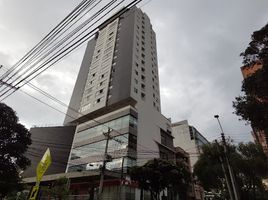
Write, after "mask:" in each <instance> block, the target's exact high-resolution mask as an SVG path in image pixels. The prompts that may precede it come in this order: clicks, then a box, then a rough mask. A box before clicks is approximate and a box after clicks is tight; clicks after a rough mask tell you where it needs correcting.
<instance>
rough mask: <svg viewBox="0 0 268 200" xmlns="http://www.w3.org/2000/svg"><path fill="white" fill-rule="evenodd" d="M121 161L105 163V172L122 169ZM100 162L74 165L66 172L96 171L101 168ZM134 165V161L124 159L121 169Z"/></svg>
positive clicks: (117, 159) (118, 159) (115, 160)
mask: <svg viewBox="0 0 268 200" xmlns="http://www.w3.org/2000/svg"><path fill="white" fill-rule="evenodd" d="M122 161H123V158H116V159H113V160H112V161H111V162H107V163H106V169H107V170H119V169H121V168H122ZM102 164H103V163H102V161H99V162H91V163H86V164H81V165H74V166H69V168H68V172H73V171H89V170H98V169H100V167H101V166H102ZM135 165H136V160H135V159H132V158H128V157H124V165H123V167H124V168H126V167H132V166H135Z"/></svg>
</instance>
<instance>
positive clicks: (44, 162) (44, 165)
mask: <svg viewBox="0 0 268 200" xmlns="http://www.w3.org/2000/svg"><path fill="white" fill-rule="evenodd" d="M51 162H52V160H51V155H50V150H49V148H47V150H46V152H45V153H44V155H43V157H42V159H41V161H40V162H39V163H38V165H37V167H36V183H35V186H33V188H32V190H31V193H30V195H29V200H35V199H36V197H37V194H38V190H39V185H40V182H41V180H42V177H43V176H44V174H45V172H46V171H47V169H48V167H49V166H50V165H51Z"/></svg>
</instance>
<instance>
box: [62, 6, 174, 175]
mask: <svg viewBox="0 0 268 200" xmlns="http://www.w3.org/2000/svg"><path fill="white" fill-rule="evenodd" d="M77 111H78V112H77ZM70 116H71V117H70ZM64 124H65V125H67V124H75V125H76V132H75V136H74V140H73V144H72V149H71V153H70V156H69V162H68V163H69V164H68V167H67V172H70V171H81V170H82V171H83V170H91V169H97V168H99V165H100V164H101V163H102V160H103V155H104V149H105V146H106V136H105V135H104V133H105V132H107V131H108V129H109V128H111V133H110V136H111V138H110V139H109V142H108V154H109V155H110V157H111V158H112V160H111V162H108V163H107V168H108V169H109V168H110V169H115V168H120V167H121V165H122V162H124V163H123V164H124V166H132V165H136V164H138V165H141V164H143V163H145V162H146V161H147V160H149V159H152V158H154V157H162V158H165V159H174V150H173V137H172V135H171V122H170V120H168V119H167V118H165V117H164V116H163V115H162V114H161V105H160V91H159V76H158V64H157V51H156V38H155V32H154V31H153V29H152V25H151V23H150V20H149V18H148V16H147V15H146V14H144V13H143V12H142V11H141V10H140V9H137V8H133V9H130V10H127V11H126V12H125V13H124V14H120V12H119V13H117V14H115V15H114V16H113V17H111V18H110V19H108V20H107V21H105V22H104V23H103V24H102V25H101V26H100V27H99V31H98V33H97V34H96V35H95V37H94V38H92V39H91V40H90V41H89V42H88V45H87V48H86V52H85V55H84V58H83V61H82V64H81V68H80V71H79V74H78V78H77V81H76V84H75V87H74V90H73V94H72V97H71V101H70V108H69V109H68V111H67V116H66V118H65V121H64Z"/></svg>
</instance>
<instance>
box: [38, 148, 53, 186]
mask: <svg viewBox="0 0 268 200" xmlns="http://www.w3.org/2000/svg"><path fill="white" fill-rule="evenodd" d="M51 162H52V161H51V155H50V150H49V148H47V150H46V152H45V154H44V155H43V158H42V159H41V161H40V162H39V163H38V165H37V168H36V181H37V182H40V181H41V179H42V177H43V175H44V174H45V172H46V171H47V168H48V167H49V166H50V164H51Z"/></svg>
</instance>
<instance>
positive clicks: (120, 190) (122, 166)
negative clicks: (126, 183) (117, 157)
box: [119, 156, 125, 199]
mask: <svg viewBox="0 0 268 200" xmlns="http://www.w3.org/2000/svg"><path fill="white" fill-rule="evenodd" d="M124 160H125V157H124V156H123V157H122V164H121V176H120V186H119V196H120V199H122V185H123V177H124Z"/></svg>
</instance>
